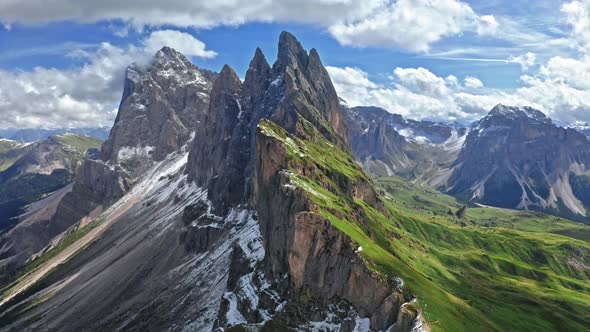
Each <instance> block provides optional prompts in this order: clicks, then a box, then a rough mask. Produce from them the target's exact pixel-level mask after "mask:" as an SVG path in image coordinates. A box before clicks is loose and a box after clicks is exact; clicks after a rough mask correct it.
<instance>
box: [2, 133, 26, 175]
mask: <svg viewBox="0 0 590 332" xmlns="http://www.w3.org/2000/svg"><path fill="white" fill-rule="evenodd" d="M25 147H26V144H22V143H18V142H16V141H11V140H4V139H0V172H2V171H3V170H5V169H7V168H8V167H10V166H12V164H14V162H15V161H17V160H18V159H19V158H20V157H22V156H23V155H24V154H25V153H26V152H27V149H26V148H25Z"/></svg>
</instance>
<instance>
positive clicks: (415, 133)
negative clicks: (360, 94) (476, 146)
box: [342, 105, 467, 182]
mask: <svg viewBox="0 0 590 332" xmlns="http://www.w3.org/2000/svg"><path fill="white" fill-rule="evenodd" d="M342 109H343V113H344V117H345V119H346V123H347V124H348V127H349V128H350V142H351V144H352V150H353V152H354V155H355V157H356V159H357V160H358V161H359V162H360V163H361V164H362V165H363V167H364V168H365V169H366V170H367V172H369V173H370V174H372V175H374V176H377V177H379V176H392V175H396V176H400V177H402V178H405V179H409V180H418V181H421V182H427V181H430V180H431V179H432V177H434V176H436V174H437V172H439V171H440V170H442V169H444V168H446V167H448V166H449V165H451V164H452V163H453V162H454V161H455V160H456V159H457V156H458V155H459V152H460V150H461V148H462V146H463V142H464V141H465V138H466V134H467V129H466V128H462V127H460V126H453V125H449V124H445V123H438V122H431V121H415V120H411V119H406V118H404V117H402V116H401V115H399V114H392V113H389V112H387V111H386V110H384V109H381V108H378V107H348V106H346V105H343V106H342Z"/></svg>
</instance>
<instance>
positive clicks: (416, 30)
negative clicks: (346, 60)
mask: <svg viewBox="0 0 590 332" xmlns="http://www.w3.org/2000/svg"><path fill="white" fill-rule="evenodd" d="M497 26H498V23H497V22H496V20H495V19H494V17H493V16H491V15H486V16H481V17H480V16H478V15H477V14H476V13H475V12H474V11H473V9H472V8H471V7H470V6H469V5H468V4H466V3H464V2H461V1H456V0H398V1H397V2H394V3H391V4H389V5H387V6H385V7H383V8H380V9H379V10H377V11H375V12H373V13H372V14H371V15H368V16H366V17H363V18H361V19H358V20H354V21H343V22H339V23H337V24H334V25H332V26H330V27H329V31H330V33H331V34H332V35H333V36H334V38H336V39H337V40H338V41H339V42H340V43H341V44H343V45H353V46H385V47H395V48H402V49H407V50H410V51H415V52H425V51H428V49H429V48H430V45H431V44H432V43H434V42H437V41H439V40H441V39H442V38H443V37H447V36H453V35H457V34H460V33H461V32H463V31H476V32H477V33H480V34H484V33H485V34H487V33H492V32H493V30H495V29H496V27H497Z"/></svg>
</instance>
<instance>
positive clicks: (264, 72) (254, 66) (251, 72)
mask: <svg viewBox="0 0 590 332" xmlns="http://www.w3.org/2000/svg"><path fill="white" fill-rule="evenodd" d="M270 77H271V68H270V65H269V64H268V62H267V61H266V58H265V57H264V54H263V53H262V51H261V50H260V48H258V47H257V48H256V52H255V53H254V58H252V61H250V67H249V68H248V71H247V72H246V78H245V80H244V87H245V90H246V91H247V94H248V95H249V96H250V97H251V98H252V97H255V96H260V95H261V94H262V93H263V92H264V91H265V90H266V88H267V87H268V84H269V82H270Z"/></svg>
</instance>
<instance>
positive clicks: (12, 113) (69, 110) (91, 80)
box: [0, 30, 215, 128]
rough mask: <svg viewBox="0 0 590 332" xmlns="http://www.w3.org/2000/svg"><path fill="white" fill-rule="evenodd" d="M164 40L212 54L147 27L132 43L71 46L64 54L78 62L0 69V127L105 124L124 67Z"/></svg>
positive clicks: (181, 36)
mask: <svg viewBox="0 0 590 332" xmlns="http://www.w3.org/2000/svg"><path fill="white" fill-rule="evenodd" d="M166 45H171V46H173V47H178V48H179V49H181V50H182V51H185V52H186V53H187V55H192V56H200V57H211V56H214V55H215V52H213V51H210V50H207V49H206V47H205V45H204V44H203V43H202V42H200V41H199V40H197V39H196V38H194V37H193V36H191V35H189V34H186V33H182V32H177V31H171V30H164V31H154V32H152V33H151V34H150V35H148V36H147V38H146V39H145V40H144V41H142V42H141V43H140V45H138V46H134V45H131V46H128V47H117V46H114V45H111V44H109V43H102V44H100V45H97V46H95V47H94V48H93V49H91V48H89V47H88V46H87V45H85V47H84V48H78V49H75V51H72V52H70V56H72V57H76V58H77V59H78V60H82V62H83V65H81V66H79V67H74V68H69V69H55V68H43V67H36V68H34V69H32V70H30V71H17V70H13V71H11V70H0V112H1V114H2V117H1V118H0V128H9V127H17V128H27V127H43V128H56V127H83V126H110V125H112V122H113V120H114V118H115V116H116V111H117V110H116V107H117V104H118V102H119V99H120V98H121V92H122V89H123V78H124V72H125V67H126V66H127V65H129V64H130V63H132V62H135V61H147V60H148V59H149V58H150V57H151V56H152V55H153V54H154V52H155V50H156V49H158V48H161V47H162V46H166Z"/></svg>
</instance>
